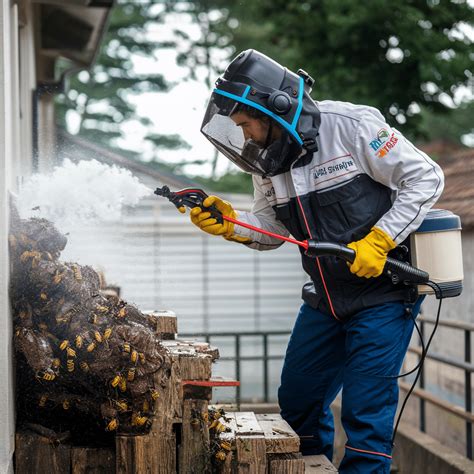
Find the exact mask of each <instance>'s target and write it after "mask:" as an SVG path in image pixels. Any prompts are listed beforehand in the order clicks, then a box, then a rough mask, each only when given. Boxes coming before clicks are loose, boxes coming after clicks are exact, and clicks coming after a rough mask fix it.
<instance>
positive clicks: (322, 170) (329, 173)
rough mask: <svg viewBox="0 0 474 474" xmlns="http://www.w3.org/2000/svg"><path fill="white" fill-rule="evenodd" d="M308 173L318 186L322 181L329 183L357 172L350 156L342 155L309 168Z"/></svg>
mask: <svg viewBox="0 0 474 474" xmlns="http://www.w3.org/2000/svg"><path fill="white" fill-rule="evenodd" d="M310 171H311V176H312V178H313V179H314V180H315V181H316V182H317V183H318V184H319V183H323V182H324V181H329V180H331V179H335V178H339V177H341V176H345V175H347V174H351V173H354V172H357V171H358V170H357V166H356V164H355V163H354V160H353V159H352V157H351V155H344V156H339V157H337V158H332V159H331V160H329V161H326V162H324V163H321V164H317V165H316V166H314V167H313V168H311V170H310Z"/></svg>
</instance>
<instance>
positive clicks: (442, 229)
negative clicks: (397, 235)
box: [410, 209, 464, 297]
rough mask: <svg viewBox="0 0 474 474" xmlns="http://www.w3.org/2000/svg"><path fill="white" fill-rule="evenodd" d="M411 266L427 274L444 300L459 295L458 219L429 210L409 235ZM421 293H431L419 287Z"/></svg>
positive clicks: (448, 212)
mask: <svg viewBox="0 0 474 474" xmlns="http://www.w3.org/2000/svg"><path fill="white" fill-rule="evenodd" d="M410 247H411V262H412V265H413V266H415V267H417V268H420V269H421V270H424V271H426V272H428V273H429V275H430V280H431V281H433V282H435V283H437V284H438V285H439V286H440V288H441V289H442V291H443V297H454V296H459V295H460V294H461V292H462V282H463V278H464V273H463V261H462V244H461V219H460V218H459V216H457V215H456V214H453V213H452V212H451V211H446V210H444V209H431V210H430V211H429V212H428V214H427V215H426V218H425V220H424V221H423V222H422V224H421V226H420V227H419V229H418V230H417V231H416V232H414V233H413V234H411V236H410ZM418 292H419V293H420V294H424V295H427V294H434V290H433V289H431V288H430V287H429V286H426V285H419V286H418Z"/></svg>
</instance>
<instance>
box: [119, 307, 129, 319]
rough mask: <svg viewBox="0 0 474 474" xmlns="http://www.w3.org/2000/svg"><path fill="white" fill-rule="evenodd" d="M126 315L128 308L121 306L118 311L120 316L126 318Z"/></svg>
mask: <svg viewBox="0 0 474 474" xmlns="http://www.w3.org/2000/svg"><path fill="white" fill-rule="evenodd" d="M125 316H127V310H126V309H125V308H121V309H120V310H119V312H118V317H119V318H125Z"/></svg>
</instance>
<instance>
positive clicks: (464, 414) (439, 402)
mask: <svg viewBox="0 0 474 474" xmlns="http://www.w3.org/2000/svg"><path fill="white" fill-rule="evenodd" d="M418 322H419V325H420V330H421V333H422V334H424V332H425V329H426V325H433V324H434V323H435V320H434V319H431V318H428V317H424V316H420V317H419V318H418ZM439 326H440V327H448V328H451V329H456V330H460V331H463V333H464V360H458V359H456V358H453V357H449V356H445V355H442V354H439V353H436V352H432V351H430V352H429V353H428V355H427V356H426V359H428V360H432V361H435V362H437V363H440V364H446V365H448V366H450V367H455V368H457V369H461V370H463V371H464V408H462V407H460V406H457V405H454V404H452V403H450V402H448V401H446V400H444V399H442V398H440V397H437V396H435V395H433V394H432V393H430V392H428V391H426V390H425V387H426V375H425V374H424V373H423V372H422V374H421V376H420V379H419V386H418V387H417V388H415V390H414V391H413V395H414V396H415V397H417V398H418V399H419V408H420V410H419V412H420V417H419V429H420V430H421V431H423V432H424V431H426V403H430V404H432V405H434V406H436V407H438V408H440V409H441V410H444V411H445V412H448V413H451V414H453V415H455V416H457V417H459V418H461V419H463V420H464V421H465V430H466V436H465V439H466V456H467V457H468V458H469V459H472V458H473V456H472V424H473V422H474V416H473V414H472V392H471V389H472V386H471V374H472V373H473V372H474V364H472V363H471V332H473V331H474V324H469V323H464V322H459V321H440V323H439ZM289 334H290V333H289V332H288V331H257V332H206V333H200V334H189V333H187V334H180V338H198V339H203V340H205V341H206V342H210V343H212V341H213V339H216V338H219V339H227V340H229V341H231V342H232V343H233V344H232V345H233V349H234V351H233V352H234V355H233V356H224V357H221V358H220V359H219V360H220V361H233V363H234V370H235V377H236V379H237V380H240V377H241V367H242V363H243V362H247V361H255V362H262V378H261V381H262V386H261V390H260V393H261V394H262V395H261V398H260V400H259V401H261V402H264V403H268V402H269V401H270V389H269V387H270V379H269V363H270V361H272V360H283V353H281V354H278V355H275V354H270V353H269V342H270V340H271V339H272V338H274V337H282V336H287V337H288V336H289ZM245 337H258V338H260V341H261V345H262V348H263V351H262V354H261V355H242V339H243V338H245ZM409 352H410V353H413V354H416V355H418V357H421V348H420V347H413V346H411V347H410V348H409ZM410 385H411V384H410V383H407V382H402V381H401V382H400V389H401V390H403V391H407V390H408V389H409V388H410ZM236 402H237V404H238V405H240V402H241V387H237V388H236Z"/></svg>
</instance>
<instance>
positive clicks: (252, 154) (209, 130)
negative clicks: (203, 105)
mask: <svg viewBox="0 0 474 474" xmlns="http://www.w3.org/2000/svg"><path fill="white" fill-rule="evenodd" d="M233 86H234V88H235V89H239V90H235V91H232V93H227V92H225V91H224V92H225V95H224V94H223V93H222V92H223V91H219V90H215V91H214V93H213V94H212V96H211V100H210V102H209V105H208V107H207V110H206V114H205V116H204V120H203V123H202V127H201V132H202V133H203V134H204V135H205V136H206V138H207V139H208V140H209V141H210V142H211V143H212V144H213V145H214V146H215V147H216V148H217V149H218V150H219V151H220V152H221V153H222V154H223V155H225V156H226V157H227V158H228V159H229V160H231V161H232V162H233V163H234V164H236V165H237V166H238V167H239V168H240V169H242V170H243V171H245V172H247V173H251V174H257V175H261V176H273V175H274V174H275V173H276V172H278V170H279V169H280V168H281V164H282V163H283V162H284V161H285V159H286V158H287V156H288V155H289V154H290V153H295V152H296V153H298V150H295V146H294V140H293V141H292V139H291V137H290V134H289V133H288V132H287V130H286V129H285V128H283V127H281V126H280V125H279V124H278V123H277V122H276V121H274V120H273V118H272V117H271V116H270V115H269V114H265V115H268V122H269V123H270V122H271V125H270V127H269V130H270V132H269V135H270V136H267V137H266V140H265V143H260V142H256V141H255V140H252V139H247V140H246V139H245V136H244V133H243V130H242V128H241V127H239V126H237V125H236V123H235V122H234V120H232V115H233V114H235V113H237V112H239V111H243V112H245V111H246V110H247V111H248V110H249V108H253V109H255V110H256V111H259V112H260V113H261V114H262V111H261V110H260V108H259V107H258V104H255V106H254V105H253V104H252V103H251V102H250V101H245V102H241V101H240V100H239V101H237V100H236V99H234V98H233V97H237V98H243V99H245V97H246V95H247V93H248V91H249V89H250V87H249V86H245V85H244V84H240V86H241V87H239V85H236V84H234V85H233ZM263 113H265V112H263ZM252 115H253V114H251V113H249V116H250V118H253V117H252ZM253 119H254V120H259V119H258V118H253ZM277 127H278V129H279V133H278V134H272V130H274V129H276V128H277ZM271 135H277V136H278V138H276V139H272V138H271ZM296 148H297V149H299V150H301V147H300V146H299V144H297V147H296ZM296 156H297V155H296Z"/></svg>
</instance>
